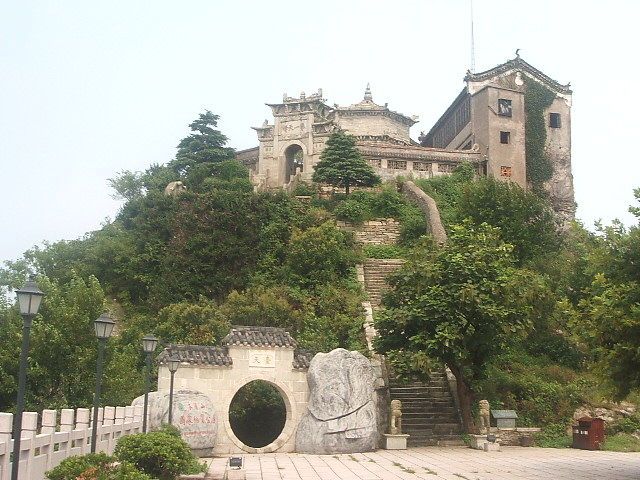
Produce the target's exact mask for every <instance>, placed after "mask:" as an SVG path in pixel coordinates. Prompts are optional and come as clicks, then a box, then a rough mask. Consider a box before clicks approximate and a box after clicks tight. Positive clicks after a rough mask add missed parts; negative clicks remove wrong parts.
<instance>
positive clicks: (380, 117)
mask: <svg viewBox="0 0 640 480" xmlns="http://www.w3.org/2000/svg"><path fill="white" fill-rule="evenodd" d="M325 102H326V100H325V99H324V98H323V96H322V90H318V92H317V93H314V94H313V95H308V96H307V95H305V94H304V92H303V93H301V94H300V97H299V98H294V97H289V96H287V95H286V94H285V95H284V97H283V100H282V103H274V104H267V105H268V106H269V107H271V110H272V113H273V117H274V120H273V123H269V121H268V120H265V122H264V123H263V124H262V126H260V127H253V129H254V130H255V131H256V132H257V134H258V142H259V146H258V147H257V148H251V149H247V150H242V151H241V152H238V155H237V158H238V160H240V161H241V162H243V163H244V164H245V165H247V166H248V167H249V168H251V170H252V177H253V181H254V184H255V185H256V188H257V189H268V188H281V187H285V188H286V187H287V185H289V183H290V182H291V181H292V180H293V179H294V178H299V179H301V180H302V181H311V177H312V175H313V167H314V165H315V164H316V163H318V161H320V154H321V153H322V150H323V149H324V146H325V142H326V141H327V138H328V137H329V135H331V133H333V132H334V131H336V130H338V129H341V130H344V131H346V132H347V133H350V134H352V135H354V136H355V137H356V139H357V145H358V147H359V149H360V151H361V152H362V155H363V156H364V158H365V159H366V160H367V161H369V162H370V163H371V165H372V166H373V168H374V170H376V171H377V173H378V174H379V175H380V176H381V177H382V178H383V179H385V180H391V179H394V178H396V177H397V176H399V175H405V176H412V177H416V178H428V177H432V176H434V175H443V174H447V173H450V172H451V171H452V170H453V169H454V168H455V167H456V166H457V165H459V164H460V163H461V162H465V161H466V162H471V163H473V164H475V165H477V168H478V171H479V172H482V171H484V166H483V165H484V162H485V160H486V159H485V157H484V155H482V154H481V153H480V152H479V151H476V150H467V151H447V150H444V149H433V148H425V147H422V146H420V145H418V144H417V143H416V142H414V141H413V140H411V137H410V131H409V130H410V127H411V126H413V125H414V124H415V123H416V122H417V118H416V117H408V116H406V115H403V114H401V113H398V112H394V111H392V110H390V109H389V108H388V106H387V105H386V104H385V105H384V106H383V105H378V104H376V103H375V102H374V101H373V96H372V94H371V90H370V89H369V87H368V86H367V89H366V91H365V95H364V99H363V100H362V101H361V102H359V103H356V104H354V105H351V106H348V107H340V106H338V105H334V106H333V107H330V106H329V105H327V104H326V103H325ZM298 172H299V173H300V177H297V176H296V174H297V173H298Z"/></svg>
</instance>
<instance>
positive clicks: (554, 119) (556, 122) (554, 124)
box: [549, 113, 562, 128]
mask: <svg viewBox="0 0 640 480" xmlns="http://www.w3.org/2000/svg"><path fill="white" fill-rule="evenodd" d="M549 126H550V127H551V128H560V127H561V126H562V122H561V120H560V114H559V113H550V114H549Z"/></svg>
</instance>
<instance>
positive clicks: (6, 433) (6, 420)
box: [0, 413, 13, 478]
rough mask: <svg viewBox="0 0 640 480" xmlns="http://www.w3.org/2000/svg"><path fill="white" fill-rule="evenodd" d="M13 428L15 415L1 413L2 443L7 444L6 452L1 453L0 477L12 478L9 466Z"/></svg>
mask: <svg viewBox="0 0 640 480" xmlns="http://www.w3.org/2000/svg"><path fill="white" fill-rule="evenodd" d="M12 430H13V415H12V414H11V413H0V443H4V444H5V445H6V453H5V454H4V455H0V478H10V476H11V468H10V467H9V458H10V455H9V452H10V451H11V450H10V448H9V444H10V443H11V431H12Z"/></svg>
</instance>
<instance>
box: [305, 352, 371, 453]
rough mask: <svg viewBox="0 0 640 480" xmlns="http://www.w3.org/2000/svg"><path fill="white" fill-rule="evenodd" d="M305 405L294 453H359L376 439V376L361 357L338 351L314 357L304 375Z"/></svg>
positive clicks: (365, 449)
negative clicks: (307, 399) (306, 394)
mask: <svg viewBox="0 0 640 480" xmlns="http://www.w3.org/2000/svg"><path fill="white" fill-rule="evenodd" d="M307 382H308V385H309V391H310V395H309V404H308V407H307V411H306V412H305V413H304V414H303V416H302V419H301V420H300V423H299V425H298V430H297V433H296V452H300V453H314V454H333V453H357V452H368V451H372V450H375V448H376V446H377V439H378V428H377V422H376V408H375V400H374V398H375V396H374V395H375V392H374V374H373V368H372V367H371V364H370V362H369V360H368V359H367V358H366V357H365V356H364V355H362V354H361V353H359V352H349V351H347V350H345V349H343V348H337V349H335V350H332V351H331V352H329V353H318V354H317V355H315V356H314V357H313V359H312V360H311V363H310V365H309V371H308V373H307Z"/></svg>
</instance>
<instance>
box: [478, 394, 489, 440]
mask: <svg viewBox="0 0 640 480" xmlns="http://www.w3.org/2000/svg"><path fill="white" fill-rule="evenodd" d="M478 405H479V407H480V433H482V431H483V430H484V433H489V428H490V425H491V406H490V405H489V401H488V400H480V401H479V402H478Z"/></svg>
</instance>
